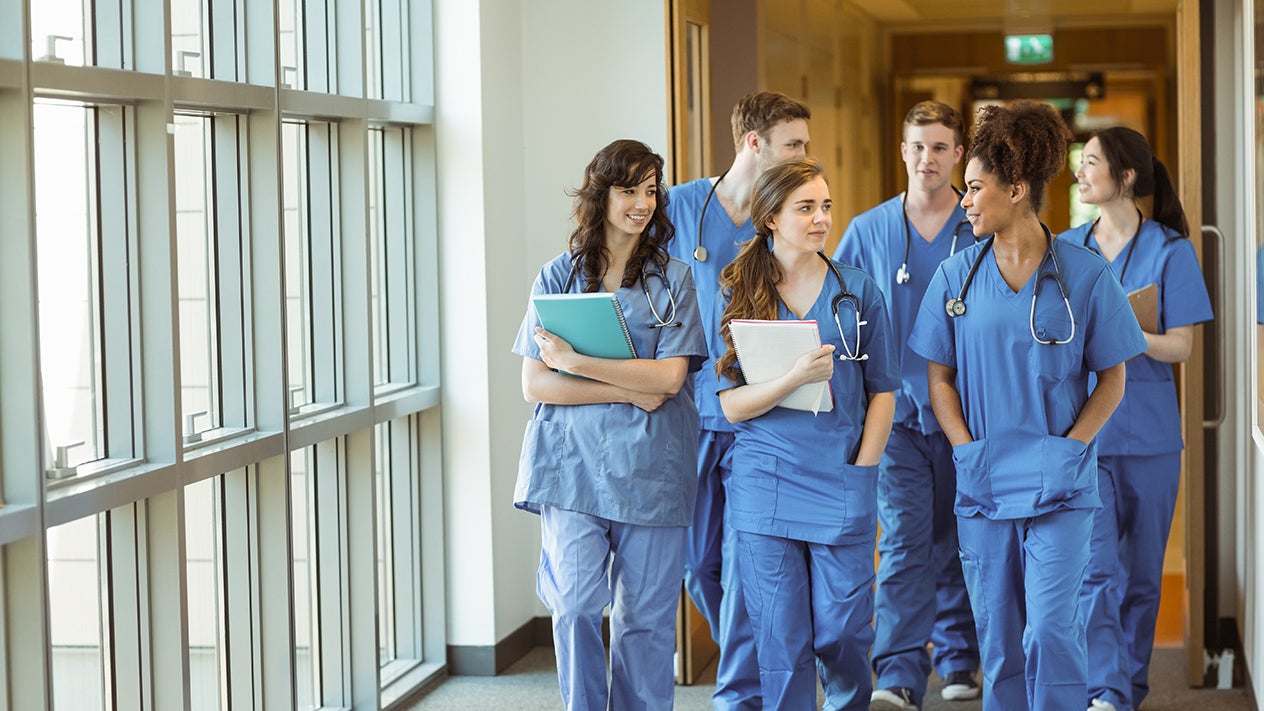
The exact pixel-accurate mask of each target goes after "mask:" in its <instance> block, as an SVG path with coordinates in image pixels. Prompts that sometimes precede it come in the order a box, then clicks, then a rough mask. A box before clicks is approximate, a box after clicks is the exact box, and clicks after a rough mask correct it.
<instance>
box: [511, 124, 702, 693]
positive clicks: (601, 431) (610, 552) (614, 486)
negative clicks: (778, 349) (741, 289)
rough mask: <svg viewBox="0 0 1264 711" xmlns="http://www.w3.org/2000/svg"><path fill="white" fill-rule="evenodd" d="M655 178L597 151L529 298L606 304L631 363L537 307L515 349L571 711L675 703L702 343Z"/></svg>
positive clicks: (521, 498)
mask: <svg viewBox="0 0 1264 711" xmlns="http://www.w3.org/2000/svg"><path fill="white" fill-rule="evenodd" d="M662 180H663V159H662V158H661V157H660V156H659V155H657V154H656V153H654V152H653V151H652V150H650V148H649V147H648V146H646V145H645V144H644V143H641V142H640V141H630V140H619V141H615V142H613V143H611V144H610V145H608V146H606V147H605V148H603V149H601V151H599V152H598V153H597V155H596V156H595V157H594V158H593V159H592V162H591V163H589V164H588V167H587V169H586V170H585V171H584V182H583V184H582V185H581V186H580V188H579V189H578V190H577V191H575V214H574V217H575V221H576V223H577V224H576V227H575V231H574V232H572V233H571V237H570V243H569V249H568V250H567V251H566V252H565V253H563V254H561V255H559V256H558V257H556V258H555V259H553V260H552V261H550V262H549V263H548V264H545V265H544V267H543V268H542V269H541V270H540V274H539V276H538V277H536V280H535V284H534V286H533V287H532V290H531V292H532V295H533V296H539V295H543V294H581V293H597V292H607V293H610V294H613V295H614V298H615V299H617V304H618V307H619V310H620V311H621V312H622V314H623V316H624V317H625V319H624V320H625V322H626V325H627V335H628V336H629V338H630V340H631V342H632V346H633V350H634V352H635V354H636V357H632V358H628V357H623V358H619V357H595V356H593V355H584V354H582V353H579V352H576V350H575V349H574V348H572V346H571V344H570V343H568V342H567V341H566V340H565V339H563V338H562V337H561V336H559V335H557V334H556V333H552V332H550V331H547V330H545V329H544V328H542V327H541V326H540V319H539V315H538V314H537V313H536V309H535V307H534V306H528V309H527V314H526V316H525V317H524V319H523V321H522V326H521V328H520V329H519V331H518V339H517V341H516V342H515V343H514V348H513V350H514V352H515V353H517V354H518V355H521V356H522V357H523V358H522V392H523V395H524V396H525V397H526V399H527V400H528V401H529V402H534V403H537V405H536V409H535V416H534V417H532V419H531V421H530V422H529V423H528V424H527V430H526V434H525V436H524V437H523V443H522V455H521V458H520V461H519V467H518V483H517V487H516V488H515V491H514V505H515V506H517V507H518V508H520V509H525V510H527V511H530V512H532V513H538V514H539V515H540V538H541V552H540V569H539V572H538V574H537V576H536V593H537V594H538V595H539V596H540V600H541V601H542V602H544V604H545V606H546V607H548V609H549V612H550V613H551V614H552V617H553V645H554V650H555V653H556V655H557V675H558V684H559V686H560V689H561V694H562V702H563V705H564V706H565V707H566V708H567V709H571V710H583V709H593V710H600V711H604V710H605V709H607V708H616V709H669V708H671V706H672V700H673V698H674V694H675V689H674V687H673V682H674V680H675V673H674V667H673V653H674V650H675V643H676V605H677V602H678V600H679V598H680V585H681V581H682V580H683V579H684V574H685V562H684V556H685V531H686V527H687V526H688V525H689V522H690V521H691V520H692V519H693V506H694V499H695V496H696V487H697V478H696V474H695V470H694V460H695V459H696V458H697V449H698V411H697V409H696V408H695V407H694V403H693V378H690V377H688V376H689V373H691V372H694V371H697V370H698V369H699V368H700V367H701V366H702V361H703V359H704V358H705V356H706V341H705V339H704V337H703V335H702V324H701V320H700V317H699V315H698V303H697V297H696V294H695V293H694V286H693V277H692V276H691V273H690V270H689V267H688V266H686V265H685V264H684V263H682V262H680V261H679V260H676V259H672V258H671V257H670V256H668V254H667V250H666V247H665V245H666V243H667V242H668V241H669V240H670V239H671V238H672V235H673V233H674V230H673V228H672V224H671V222H670V221H669V220H668V219H667V216H666V213H665V206H666V201H667V198H666V193H664V192H662V191H661V190H660V186H661V185H662ZM576 340H577V342H578V340H579V339H576ZM607 606H609V607H610V608H611V610H610V670H609V675H608V676H607V670H606V650H605V648H604V645H603V643H602V610H603V609H604V608H605V607H607ZM607 679H608V680H609V681H608V682H607Z"/></svg>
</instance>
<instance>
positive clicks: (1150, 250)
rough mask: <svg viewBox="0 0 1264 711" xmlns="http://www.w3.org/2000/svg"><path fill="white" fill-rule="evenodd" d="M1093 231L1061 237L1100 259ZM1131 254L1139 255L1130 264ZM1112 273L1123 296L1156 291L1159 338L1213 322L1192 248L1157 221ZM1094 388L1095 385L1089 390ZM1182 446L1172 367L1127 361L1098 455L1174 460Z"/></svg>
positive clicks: (1144, 227)
mask: <svg viewBox="0 0 1264 711" xmlns="http://www.w3.org/2000/svg"><path fill="white" fill-rule="evenodd" d="M1091 227H1092V224H1091V223H1088V224H1084V225H1080V226H1079V227H1076V228H1074V229H1071V230H1067V231H1066V232H1063V233H1062V234H1061V235H1059V236H1058V237H1059V239H1064V240H1066V241H1068V242H1070V243H1072V244H1078V245H1085V238H1086V237H1087V238H1088V242H1087V246H1088V247H1089V248H1090V249H1092V250H1094V251H1096V252H1098V253H1099V254H1100V253H1101V247H1100V245H1098V244H1097V240H1096V239H1095V238H1094V237H1092V236H1089V229H1090V228H1091ZM1129 250H1136V251H1135V253H1133V254H1132V258H1131V259H1129V258H1128V254H1129ZM1125 261H1127V262H1128V269H1127V271H1124V262H1125ZM1111 267H1112V271H1113V272H1114V273H1115V274H1116V276H1118V275H1119V273H1120V272H1121V271H1123V272H1124V273H1123V282H1122V283H1123V288H1124V292H1125V293H1127V292H1131V291H1136V290H1137V289H1140V288H1142V287H1145V286H1149V285H1150V284H1157V285H1158V288H1159V333H1166V332H1167V330H1168V329H1169V328H1176V327H1177V326H1188V325H1190V324H1195V323H1202V322H1203V321H1210V320H1211V318H1212V313H1211V300H1210V299H1209V298H1208V296H1207V286H1206V284H1205V283H1204V282H1203V273H1202V269H1201V268H1200V267H1199V266H1198V257H1197V256H1196V255H1195V254H1194V245H1193V244H1191V243H1190V241H1189V240H1187V239H1183V238H1181V236H1180V235H1179V234H1177V233H1176V232H1175V231H1174V230H1172V229H1170V228H1168V227H1167V226H1165V225H1163V224H1161V223H1158V222H1155V221H1153V220H1146V221H1144V222H1142V223H1141V229H1140V230H1138V231H1137V235H1136V237H1134V238H1133V239H1132V240H1131V241H1130V242H1129V244H1127V245H1125V246H1124V248H1123V250H1122V251H1121V252H1120V253H1119V254H1118V255H1117V256H1116V257H1115V261H1114V262H1112V263H1111ZM1092 384H1095V381H1094V383H1091V384H1090V387H1091V385H1092ZM1183 446H1184V442H1183V441H1182V439H1181V413H1180V408H1179V405H1178V404H1177V399H1176V379H1175V377H1174V376H1173V372H1172V365H1171V364H1170V363H1163V362H1161V361H1157V360H1154V359H1153V358H1151V357H1150V356H1147V355H1141V356H1139V357H1137V358H1134V359H1133V360H1131V361H1128V384H1127V388H1126V389H1125V390H1124V399H1123V401H1122V402H1120V403H1119V407H1118V408H1116V409H1115V413H1114V414H1113V415H1111V417H1110V420H1108V421H1107V422H1106V426H1105V427H1102V431H1101V432H1100V433H1099V434H1098V435H1097V453H1098V454H1099V455H1102V456H1116V455H1125V454H1141V455H1154V454H1170V453H1172V452H1179V451H1181V448H1182V447H1183Z"/></svg>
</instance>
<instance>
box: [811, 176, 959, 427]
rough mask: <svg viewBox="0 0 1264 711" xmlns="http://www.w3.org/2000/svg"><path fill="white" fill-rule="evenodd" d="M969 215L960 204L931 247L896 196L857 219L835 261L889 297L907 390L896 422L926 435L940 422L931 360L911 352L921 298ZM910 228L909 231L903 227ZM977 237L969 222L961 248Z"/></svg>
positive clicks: (899, 395) (900, 394) (898, 399)
mask: <svg viewBox="0 0 1264 711" xmlns="http://www.w3.org/2000/svg"><path fill="white" fill-rule="evenodd" d="M965 216H966V213H965V210H962V209H961V206H960V205H958V206H957V207H956V208H955V209H954V210H953V211H952V214H951V215H949V217H948V220H947V222H945V223H944V225H943V227H941V228H940V230H939V233H938V234H936V235H935V237H934V239H932V240H931V241H930V242H927V241H926V240H925V239H923V238H922V236H921V235H919V234H918V232H917V229H916V228H914V227H913V226H912V225H911V224H909V223H908V221H907V218H906V217H905V216H904V201H903V199H902V196H900V195H897V196H895V197H893V198H891V199H890V200H887V201H886V202H884V203H882V204H881V205H878V206H877V207H875V208H873V209H872V210H869V211H867V212H863V213H861V214H860V215H857V216H856V218H855V219H853V220H852V221H851V224H849V225H847V231H846V232H844V233H843V239H842V241H840V242H839V243H838V249H837V250H835V252H834V259H836V260H837V261H839V262H842V263H843V264H850V265H851V266H853V267H857V268H858V269H861V270H863V271H864V272H866V273H867V274H869V276H871V277H873V280H874V281H875V282H876V283H877V284H878V288H879V289H881V290H882V293H883V296H885V297H886V302H887V309H888V310H889V312H890V314H891V330H892V333H893V334H894V338H895V340H896V343H898V344H900V345H899V347H898V349H897V351H896V353H897V357H898V358H899V359H900V377H901V378H902V379H903V381H904V383H903V387H901V388H900V390H899V392H897V393H896V394H895V422H896V424H900V425H904V426H906V427H909V428H911V429H914V430H917V431H919V432H922V433H923V434H934V433H936V432H939V431H940V429H939V420H937V419H935V413H934V411H933V410H932V409H931V406H930V393H929V392H928V389H927V384H926V359H925V358H923V357H921V356H920V355H918V354H916V353H914V352H913V351H912V350H910V349H909V348H908V338H909V334H910V333H912V331H913V321H914V320H916V319H917V310H918V308H919V307H920V306H921V304H922V296H923V295H924V294H925V293H926V287H927V286H929V285H930V278H931V276H933V275H934V273H935V269H936V268H937V267H938V266H939V263H940V262H942V261H944V260H945V259H947V258H948V257H949V256H951V253H952V252H953V244H952V238H953V235H954V233H955V231H956V228H957V225H958V224H960V223H961V221H962V220H964V219H965ZM906 224H907V225H908V230H909V231H908V232H907V233H906V232H905V231H904V226H905V225H906ZM906 234H907V235H908V236H909V239H908V245H909V249H908V271H909V280H908V282H906V283H904V284H899V283H897V282H896V280H895V275H896V272H898V271H899V269H900V265H902V264H903V263H904V244H905V235H906ZM974 242H975V237H974V232H973V230H972V229H971V228H970V226H969V223H966V226H965V227H964V228H962V230H961V235H960V237H958V238H957V245H956V248H957V249H965V248H966V247H968V246H970V245H972V244H974Z"/></svg>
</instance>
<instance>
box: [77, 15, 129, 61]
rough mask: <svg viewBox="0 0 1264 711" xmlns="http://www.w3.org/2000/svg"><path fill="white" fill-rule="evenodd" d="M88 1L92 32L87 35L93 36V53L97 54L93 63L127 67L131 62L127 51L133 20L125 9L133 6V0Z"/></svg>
mask: <svg viewBox="0 0 1264 711" xmlns="http://www.w3.org/2000/svg"><path fill="white" fill-rule="evenodd" d="M86 4H87V5H88V7H90V8H91V12H92V16H91V19H90V20H89V23H88V24H89V25H90V26H91V27H92V32H90V33H88V34H89V36H91V38H92V53H93V55H95V56H94V57H93V58H92V60H91V62H90V63H91V64H94V65H96V66H98V67H109V68H111V69H124V68H128V65H130V64H131V62H130V61H129V58H128V57H127V52H126V50H127V49H128V47H129V45H130V40H131V33H130V32H128V26H129V25H130V24H131V23H129V22H127V21H126V19H127V18H126V15H125V11H126V10H127V9H129V8H130V3H127V4H125V3H124V2H123V1H122V0H93V2H92V3H86ZM85 49H86V47H85ZM85 59H87V57H85Z"/></svg>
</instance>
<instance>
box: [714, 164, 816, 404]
mask: <svg viewBox="0 0 1264 711" xmlns="http://www.w3.org/2000/svg"><path fill="white" fill-rule="evenodd" d="M818 177H820V178H824V177H825V169H824V168H822V167H821V164H820V163H818V162H816V161H815V160H813V159H811V158H802V159H799V160H790V161H786V162H784V163H778V164H777V165H774V166H772V167H771V168H769V169H768V170H765V171H764V172H763V173H762V174H761V175H760V176H759V178H758V179H757V180H756V181H755V188H754V192H753V194H752V196H751V224H752V225H754V227H755V237H754V238H753V239H751V240H748V241H747V242H746V243H745V244H743V245H742V248H741V250H740V251H738V253H737V257H735V258H734V259H733V261H732V262H730V263H729V265H728V266H726V267H725V268H724V269H723V270H722V271H721V272H720V289H721V290H722V293H723V294H724V296H725V298H727V299H728V300H729V305H728V306H727V307H726V308H725V309H724V315H723V316H721V317H720V335H721V336H722V337H723V338H724V345H725V348H726V350H725V351H724V355H722V356H720V359H719V360H718V361H716V363H715V372H716V374H717V375H719V376H720V377H722V378H728V379H729V381H731V382H734V383H736V382H737V378H738V375H739V370H738V364H737V353H736V352H734V350H733V336H732V334H731V333H730V332H729V322H730V321H732V320H733V319H735V318H736V319H765V320H772V319H775V318H777V303H778V302H779V301H780V300H781V296H780V295H779V294H778V293H777V284H778V283H780V282H781V278H782V276H783V274H782V272H781V265H780V264H778V263H777V260H776V259H774V258H773V256H772V228H771V227H769V226H768V221H769V219H770V218H771V217H773V216H774V215H776V214H777V213H778V212H779V211H780V210H781V207H782V205H784V204H785V202H786V200H787V199H789V198H790V194H791V193H793V192H794V191H795V190H797V189H799V188H800V187H801V186H803V185H806V184H807V183H809V182H811V181H813V180H815V179H816V178H818Z"/></svg>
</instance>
